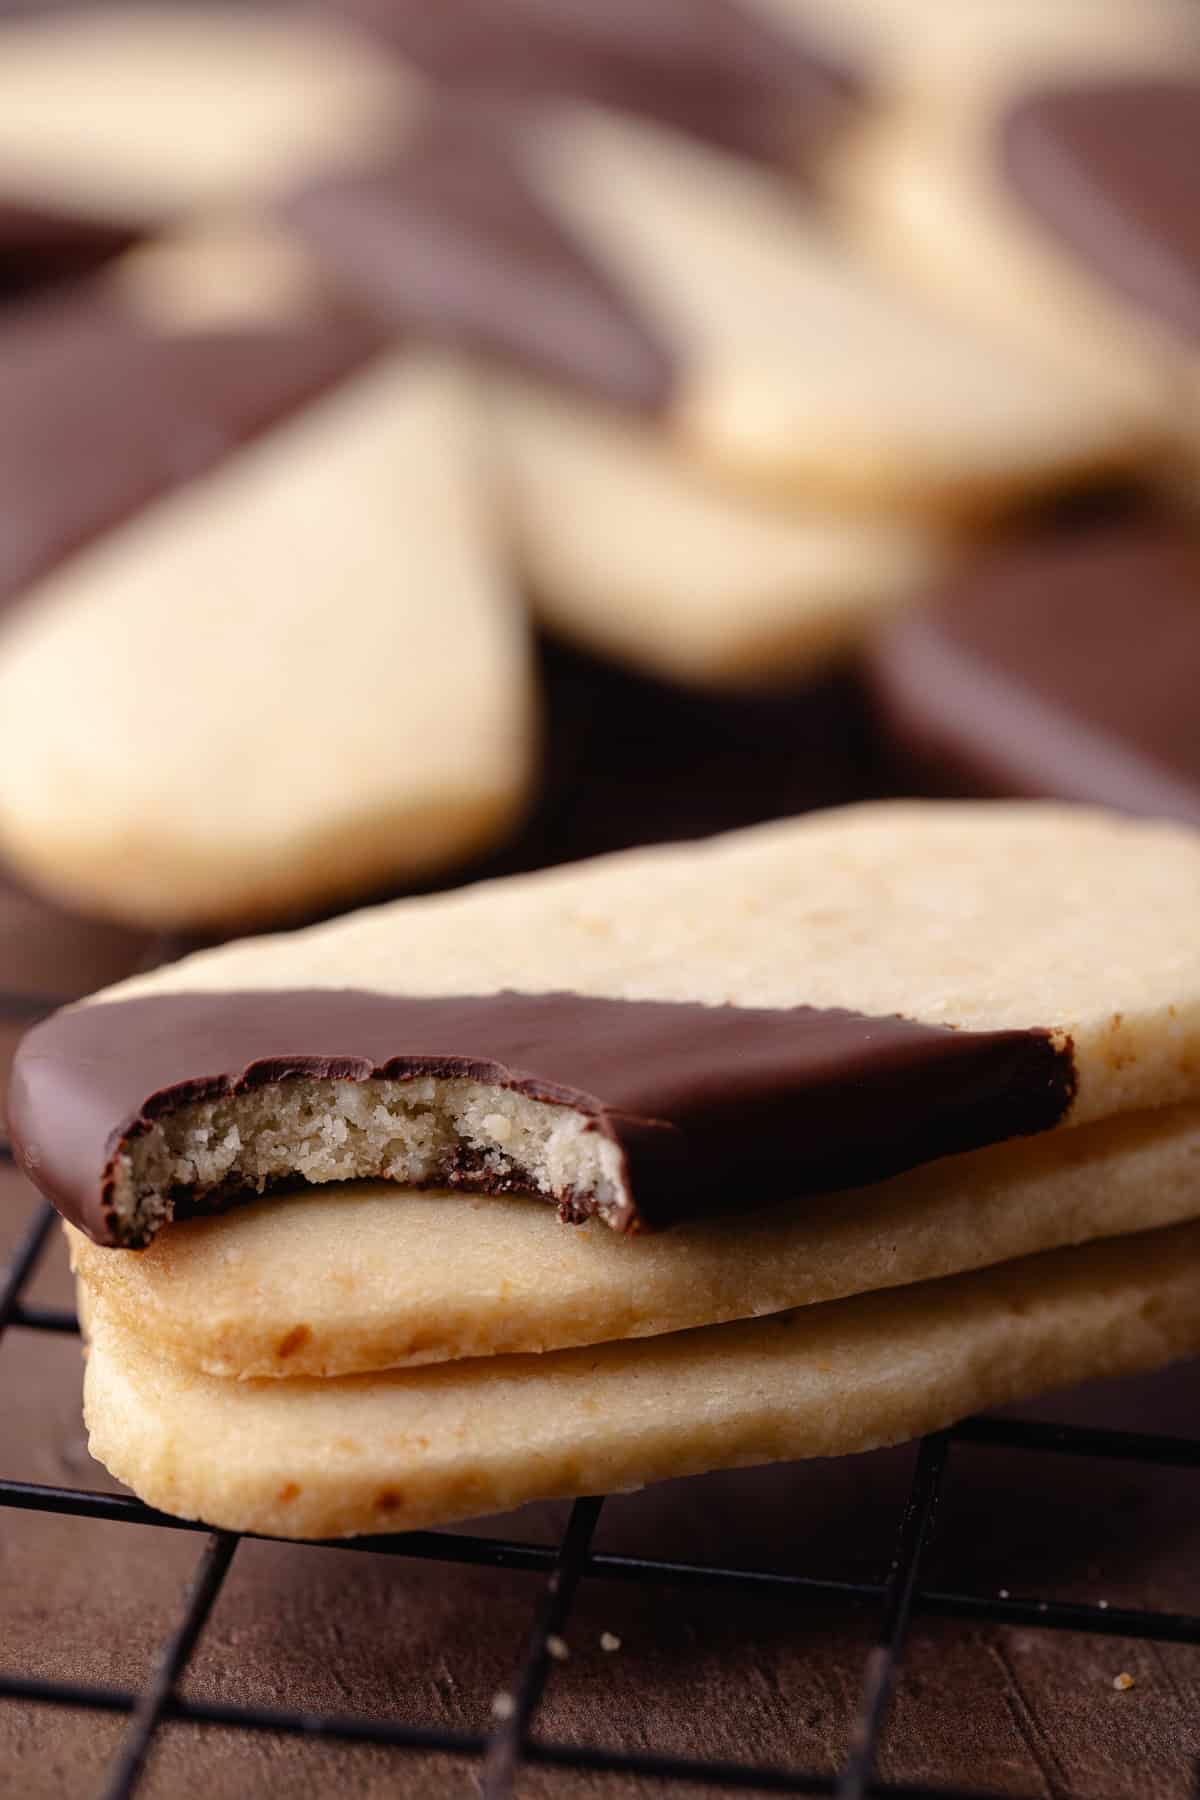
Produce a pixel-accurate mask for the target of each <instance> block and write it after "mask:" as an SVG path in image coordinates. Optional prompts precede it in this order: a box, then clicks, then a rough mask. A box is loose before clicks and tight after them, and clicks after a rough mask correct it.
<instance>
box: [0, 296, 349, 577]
mask: <svg viewBox="0 0 1200 1800" xmlns="http://www.w3.org/2000/svg"><path fill="white" fill-rule="evenodd" d="M372 342H373V340H372V339H371V337H370V335H369V333H368V331H367V329H366V328H365V327H362V326H358V325H350V324H348V323H346V322H344V321H340V320H339V321H332V320H329V321H324V320H323V321H320V322H314V323H313V324H312V325H311V326H303V327H289V328H286V329H278V330H266V329H252V330H250V329H239V330H224V331H212V332H187V333H180V334H178V335H171V336H168V335H164V334H162V333H160V332H156V331H155V330H153V329H152V328H151V327H150V326H149V325H147V324H145V323H144V322H142V321H141V320H139V319H138V318H136V317H135V316H134V315H133V314H132V313H131V312H128V311H126V310H125V309H124V308H123V307H122V305H121V304H120V302H119V301H118V300H117V299H116V298H115V297H114V296H111V295H109V294H108V293H106V292H104V291H103V290H102V289H101V288H99V287H96V288H91V287H89V288H88V289H87V291H81V292H73V293H71V294H69V295H67V296H65V297H58V296H55V297H51V298H47V299H44V300H42V301H41V302H40V303H36V304H32V305H30V306H28V307H26V308H24V309H22V310H21V311H20V312H19V313H16V314H13V315H12V316H10V317H9V318H7V319H5V320H4V321H3V323H2V324H0V420H2V421H3V429H2V430H0V604H3V602H4V601H5V600H11V599H13V598H14V597H15V596H16V595H17V594H19V593H20V592H21V591H22V590H23V589H25V588H26V587H28V585H29V584H30V583H31V582H33V581H35V580H37V579H38V578H39V577H40V576H42V575H44V574H46V573H47V572H48V571H49V570H51V569H52V568H53V567H54V566H55V564H56V563H58V562H60V561H61V560H62V558H63V557H65V556H67V555H68V554H69V553H70V552H71V551H72V550H75V549H77V548H78V547H79V546H80V545H81V544H83V543H85V542H86V541H87V540H88V539H89V538H92V537H95V536H96V535H97V534H98V533H99V532H102V531H105V530H107V529H108V528H109V527H111V526H113V525H116V524H118V523H120V521H121V520H122V519H124V518H126V517H127V516H128V515H129V514H130V513H133V512H135V511H136V510H137V509H138V508H139V507H141V506H144V505H146V504H147V503H148V502H149V501H151V500H154V499H156V498H157V497H158V496H160V495H161V494H164V493H166V492H167V491H169V490H170V489H172V488H175V487H178V486H180V485H182V483H184V482H185V481H189V480H191V479H193V478H194V477H195V476H197V475H200V474H203V473H204V472H205V471H206V470H208V469H211V468H212V467H213V466H214V465H215V464H217V463H218V462H220V461H221V460H222V458H223V457H225V456H227V455H228V454H229V452H230V451H231V450H233V449H235V448H236V447H237V446H238V445H239V444H243V443H245V442H246V441H247V439H249V438H252V437H254V436H255V435H256V434H257V433H259V432H261V431H264V430H266V429H267V428H268V427H269V426H270V425H273V424H275V423H276V422H277V421H278V420H280V419H281V418H282V417H284V416H285V415H286V414H287V413H289V412H291V411H293V410H294V409H296V408H297V407H299V406H301V405H303V404H304V403H305V402H306V401H308V400H310V399H312V398H313V397H314V396H315V395H316V394H318V393H319V392H320V391H321V390H322V389H323V388H325V387H328V386H329V385H330V384H331V383H333V382H335V381H336V380H338V379H339V378H340V377H342V376H344V375H346V374H347V373H349V372H350V370H352V369H353V368H355V367H356V366H358V364H360V363H361V362H362V361H364V360H365V358H366V356H367V355H368V354H369V351H370V348H371V346H372Z"/></svg>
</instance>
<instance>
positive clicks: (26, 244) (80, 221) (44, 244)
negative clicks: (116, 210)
mask: <svg viewBox="0 0 1200 1800" xmlns="http://www.w3.org/2000/svg"><path fill="white" fill-rule="evenodd" d="M141 235H142V227H141V226H138V225H131V224H122V223H121V222H120V221H118V220H116V219H113V220H104V219H88V218H79V217H76V215H74V214H73V213H70V212H65V211H61V210H58V209H57V208H55V207H52V206H43V205H40V204H38V203H36V202H34V201H30V200H22V199H20V198H16V197H13V196H12V195H6V194H0V300H14V299H17V298H19V297H20V296H22V295H24V294H27V293H31V292H32V291H33V290H34V289H35V288H39V287H46V286H49V285H50V284H51V283H55V282H60V281H69V280H71V279H73V278H74V277H76V276H80V275H86V274H87V273H88V272H89V271H90V270H92V269H96V268H99V266H100V264H101V263H105V262H107V261H108V260H109V258H110V257H113V256H117V255H119V254H120V252H121V251H122V250H128V249H129V248H130V246H131V245H132V244H134V243H136V241H137V240H138V238H139V237H141Z"/></svg>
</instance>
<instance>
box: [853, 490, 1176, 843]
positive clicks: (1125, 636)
mask: <svg viewBox="0 0 1200 1800" xmlns="http://www.w3.org/2000/svg"><path fill="white" fill-rule="evenodd" d="M865 672H866V678H867V682H868V685H869V688H870V691H871V693H872V695H873V697H874V699H875V701H876V703H877V705H878V707H879V709H880V712H881V714H882V717H883V721H884V724H885V728H886V730H887V731H888V732H889V733H890V735H891V737H892V740H893V742H894V743H895V744H896V745H898V746H899V747H900V749H901V750H902V751H903V752H905V753H906V754H908V755H909V756H910V757H911V758H912V759H913V760H914V761H915V762H916V764H917V766H918V768H919V770H920V771H922V772H923V773H924V774H925V775H927V776H929V777H931V778H933V779H934V780H935V783H936V785H937V786H938V788H939V789H940V790H942V791H947V790H949V791H953V792H956V793H962V792H980V791H982V792H984V793H987V794H997V793H1002V794H1013V795H1019V796H1027V797H1033V798H1044V799H1058V800H1069V801H1085V802H1092V803H1095V804H1099V805H1105V806H1113V807H1118V808H1120V809H1122V810H1124V811H1128V812H1134V813H1144V814H1149V815H1151V816H1156V817H1164V818H1175V819H1182V820H1185V821H1186V822H1187V823H1189V824H1192V825H1197V826H1200V699H1198V698H1197V674H1198V672H1200V539H1197V538H1195V537H1191V536H1189V535H1187V533H1186V532H1184V531H1183V530H1182V529H1181V528H1175V527H1171V526H1169V525H1165V524H1163V525H1156V524H1146V525H1142V526H1134V525H1128V526H1120V527H1114V528H1112V529H1094V530H1089V531H1082V532H1079V533H1078V534H1074V535H1065V536H1062V537H1056V536H1047V537H1045V538H1040V539H1039V538H1032V539H1029V540H1027V541H1025V542H1021V543H1015V544H1011V545H1007V546H1004V547H1002V548H1000V549H998V550H996V551H994V552H993V553H992V554H991V555H990V556H987V557H984V558H983V559H981V560H980V561H978V562H976V563H974V564H973V565H971V566H970V567H968V568H967V569H966V570H965V572H964V573H963V574H961V575H960V576H959V577H958V578H957V579H956V581H955V582H954V583H953V584H952V586H951V587H950V588H949V589H948V590H947V592H946V593H945V595H944V596H943V597H942V599H941V600H940V602H939V603H938V604H937V605H934V606H931V607H928V608H925V609H923V610H921V611H920V612H913V613H910V614H908V615H907V616H905V617H903V618H900V619H897V620H896V621H895V622H894V623H893V624H892V625H890V626H889V627H888V628H887V629H886V630H885V631H884V632H882V633H881V634H880V635H879V637H878V638H877V639H876V641H875V643H874V644H873V646H872V647H871V649H870V650H869V651H868V652H867V657H866V664H865Z"/></svg>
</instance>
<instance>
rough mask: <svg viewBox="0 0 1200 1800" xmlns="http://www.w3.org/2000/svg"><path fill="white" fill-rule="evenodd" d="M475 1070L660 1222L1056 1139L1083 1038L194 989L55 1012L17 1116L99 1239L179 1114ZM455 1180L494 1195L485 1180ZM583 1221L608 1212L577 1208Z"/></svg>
mask: <svg viewBox="0 0 1200 1800" xmlns="http://www.w3.org/2000/svg"><path fill="white" fill-rule="evenodd" d="M417 1075H434V1076H443V1077H466V1078H468V1079H470V1080H475V1081H480V1082H483V1083H487V1084H494V1085H496V1086H500V1087H506V1088H511V1089H515V1090H516V1091H518V1092H520V1093H522V1094H527V1095H529V1096H530V1097H532V1098H534V1099H538V1100H544V1101H549V1102H552V1103H555V1104H558V1105H562V1106H568V1107H571V1108H573V1109H574V1110H575V1111H577V1112H580V1113H583V1114H585V1115H586V1116H587V1117H588V1118H590V1119H591V1120H593V1121H594V1128H595V1129H596V1130H597V1131H600V1132H603V1133H604V1134H605V1135H606V1136H608V1137H609V1138H610V1139H612V1140H613V1141H614V1142H615V1143H616V1144H617V1145H618V1146H619V1148H620V1150H621V1152H622V1155H623V1161H624V1167H625V1176H626V1180H625V1187H626V1193H625V1195H624V1197H623V1201H622V1205H621V1209H620V1211H619V1213H618V1214H617V1215H616V1216H614V1217H612V1218H610V1221H609V1222H610V1223H613V1224H614V1225H615V1226H616V1227H617V1228H618V1229H622V1230H625V1231H634V1230H647V1229H655V1228H658V1227H661V1226H665V1225H670V1224H673V1223H675V1222H676V1221H680V1220H685V1219H688V1218H693V1217H697V1216H701V1215H703V1214H706V1213H713V1212H720V1211H726V1212H728V1211H734V1212H736V1211H738V1210H739V1209H746V1208H748V1207H751V1206H759V1205H764V1204H767V1203H768V1202H770V1201H772V1200H774V1201H782V1200H792V1199H795V1198H797V1197H798V1196H800V1195H803V1194H805V1193H813V1192H818V1191H824V1190H828V1189H831V1188H843V1187H849V1186H854V1185H857V1184H859V1183H862V1182H865V1181H876V1180H881V1179H883V1178H884V1177H886V1176H888V1175H893V1174H896V1173H898V1172H899V1171H900V1170H902V1169H907V1168H912V1167H915V1166H916V1165H917V1164H919V1163H923V1162H928V1161H930V1160H932V1159H933V1158H935V1157H940V1156H946V1155H949V1154H951V1153H953V1152H957V1151H963V1150H968V1149H973V1148H976V1147H978V1146H981V1145H984V1144H991V1143H997V1142H999V1141H1001V1140H1002V1139H1005V1138H1010V1137H1015V1136H1020V1135H1023V1134H1027V1133H1031V1132H1038V1131H1046V1130H1049V1129H1050V1128H1051V1127H1052V1126H1054V1125H1056V1124H1057V1123H1058V1122H1059V1121H1060V1120H1061V1119H1062V1117H1063V1115H1064V1114H1065V1112H1066V1110H1067V1108H1068V1107H1069V1105H1070V1102H1071V1099H1072V1096H1073V1093H1074V1087H1075V1076H1074V1063H1073V1059H1072V1053H1071V1047H1070V1044H1069V1043H1066V1044H1063V1043H1057V1042H1055V1040H1054V1039H1053V1038H1052V1036H1051V1034H1050V1033H1049V1032H1048V1031H1041V1030H1027V1031H1024V1030H1019V1031H997V1032H968V1031H956V1030H953V1029H951V1028H949V1027H947V1026H940V1025H925V1024H919V1023H916V1022H914V1021H911V1020H907V1019H901V1018H896V1017H893V1018H884V1019H874V1018H868V1017H865V1016H864V1015H862V1014H860V1013H853V1012H846V1011H841V1010H823V1009H817V1008H813V1007H804V1006H801V1007H793V1008H786V1009H778V1010H773V1009H764V1008H748V1007H735V1006H711V1007H710V1006H700V1005H690V1004H686V1003H675V1002H666V1001H655V1000H637V1001H630V1000H609V999H598V998H594V997H590V996H584V995H580V994H571V993H550V994H517V993H497V994H485V995H481V996H473V997H466V998H460V997H435V998H408V997H395V996H389V995H384V994H378V993H370V992H362V991H357V990H353V989H316V988H314V989H302V990H294V991H288V990H283V991H265V992H258V993H228V994H222V993H216V994H208V993H185V994H167V995H155V996H152V997H147V998H145V999H132V1000H126V1001H117V1002H113V1003H110V1004H108V1005H96V1006H84V1007H80V1008H77V1009H74V1010H69V1011H65V1012H59V1013H55V1014H54V1015H53V1016H52V1017H51V1018H49V1019H48V1020H45V1021H43V1022H42V1023H41V1024H39V1025H37V1026H35V1027H34V1029H33V1030H32V1031H31V1032H29V1034H28V1035H27V1036H26V1037H25V1039H24V1041H23V1043H22V1045H21V1047H20V1049H19V1051H18V1053H17V1057H16V1061H15V1063H14V1065H13V1073H12V1079H11V1083H10V1089H9V1100H8V1115H9V1125H10V1129H11V1133H12V1138H13V1142H14V1145H15V1148H16V1151H17V1155H18V1159H19V1162H20V1165H21V1166H22V1167H23V1168H24V1169H25V1171H26V1173H27V1174H28V1175H29V1176H30V1177H31V1179H32V1180H33V1181H35V1182H36V1183H37V1185H38V1186H39V1187H40V1188H41V1190H42V1191H43V1193H45V1194H46V1195H47V1196H48V1197H49V1198H50V1199H51V1200H52V1201H53V1202H54V1204H55V1205H56V1206H57V1207H58V1208H59V1210H60V1211H61V1212H62V1213H63V1214H64V1215H65V1216H66V1217H67V1218H68V1219H70V1220H72V1221H73V1223H75V1224H76V1225H78V1226H79V1227H80V1229H81V1230H83V1231H85V1232H87V1234H88V1235H89V1237H91V1238H93V1239H94V1240H95V1241H96V1242H97V1243H102V1244H109V1243H112V1242H113V1241H114V1226H115V1221H114V1217H113V1212H112V1207H111V1190H112V1181H113V1167H114V1159H115V1158H116V1157H117V1156H118V1155H119V1154H120V1152H121V1150H122V1148H123V1147H124V1146H126V1145H127V1144H128V1143H129V1142H130V1141H131V1139H133V1138H134V1137H136V1136H137V1135H138V1134H139V1133H141V1132H144V1131H145V1130H146V1129H147V1128H148V1126H149V1123H150V1122H151V1121H152V1120H153V1119H154V1118H155V1117H156V1116H157V1115H160V1114H162V1113H163V1112H164V1111H166V1110H168V1109H170V1108H171V1107H172V1106H177V1105H182V1104H186V1103H188V1102H192V1101H196V1100H203V1099H207V1098H212V1097H215V1096H218V1095H225V1094H235V1093H238V1092H239V1091H244V1090H246V1089H251V1088H256V1087H261V1086H263V1085H266V1084H268V1083H274V1082H279V1081H286V1080H288V1079H289V1078H292V1077H305V1076H307V1077H322V1078H335V1079H338V1080H346V1081H365V1080H369V1079H371V1078H372V1077H380V1078H384V1079H390V1080H403V1079H405V1078H407V1077H410V1076H417ZM460 1185H462V1186H464V1187H472V1188H476V1189H478V1190H480V1191H483V1192H487V1191H488V1190H489V1188H491V1189H492V1190H493V1191H494V1190H495V1186H496V1182H495V1178H494V1177H489V1175H488V1173H487V1171H486V1170H483V1169H470V1168H469V1169H467V1170H465V1171H464V1172H463V1174H462V1179H461V1182H460ZM565 1198H566V1200H567V1204H566V1206H565V1207H564V1211H565V1213H566V1215H567V1216H571V1217H582V1216H584V1215H586V1214H587V1213H589V1212H592V1211H595V1210H596V1208H595V1205H594V1203H593V1202H592V1200H591V1198H590V1197H589V1196H587V1195H572V1196H567V1197H565Z"/></svg>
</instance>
